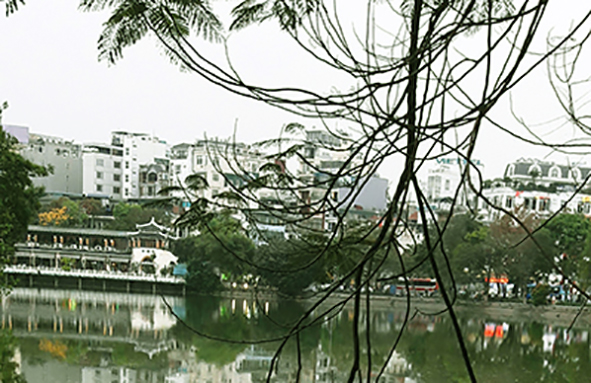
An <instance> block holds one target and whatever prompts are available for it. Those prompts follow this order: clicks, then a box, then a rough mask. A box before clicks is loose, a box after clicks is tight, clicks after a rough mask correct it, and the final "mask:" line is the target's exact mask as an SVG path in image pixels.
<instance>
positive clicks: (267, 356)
mask: <svg viewBox="0 0 591 383" xmlns="http://www.w3.org/2000/svg"><path fill="white" fill-rule="evenodd" d="M27 294H28V295H27ZM27 294H25V295H22V294H21V295H20V296H19V295H18V293H17V294H15V295H13V296H11V298H9V299H8V300H7V304H5V305H3V308H2V309H3V311H2V318H3V322H2V323H4V324H5V327H8V326H10V327H11V328H12V330H13V334H14V336H15V337H16V338H17V339H16V340H14V338H10V337H9V336H8V333H7V332H4V333H2V338H1V347H2V354H1V356H2V358H5V359H6V358H7V356H8V358H9V359H7V360H11V361H13V360H15V358H13V357H12V355H14V354H16V355H20V361H21V362H22V363H21V367H22V372H23V375H24V376H25V378H28V377H32V379H38V378H35V377H38V376H42V377H43V382H44V383H52V382H61V381H68V379H70V381H82V382H91V381H97V379H98V381H101V382H102V381H109V382H112V381H129V380H130V379H134V380H135V381H137V382H148V381H154V380H155V381H165V382H171V383H172V382H190V381H208V380H210V381H212V382H214V381H219V382H223V381H230V380H231V381H232V382H243V381H245V382H246V381H248V382H259V381H265V380H266V377H267V374H268V371H269V367H270V366H271V360H272V358H273V356H274V353H275V351H276V350H277V346H278V342H277V341H271V342H263V341H264V340H271V339H278V338H281V337H282V336H284V335H285V334H286V332H287V331H289V328H290V325H292V324H293V322H294V320H296V319H297V318H298V317H299V316H300V315H301V314H302V312H304V304H302V303H299V302H295V301H287V300H285V301H270V302H264V301H263V302H258V303H257V302H256V301H254V300H252V299H242V298H240V299H238V298H237V299H230V298H227V299H226V298H208V297H196V298H195V297H194V298H188V299H186V300H183V299H178V298H171V299H172V300H171V307H173V310H174V312H175V313H176V314H177V315H178V318H177V317H175V316H174V315H172V314H171V313H170V312H168V311H167V310H166V306H165V305H163V303H162V301H161V300H160V298H158V297H153V296H139V297H135V296H127V295H117V294H111V295H109V294H94V293H84V294H81V295H78V296H75V297H70V298H65V297H66V296H69V295H68V294H71V293H70V292H63V296H56V295H55V294H54V295H46V296H36V295H35V294H37V293H35V294H33V293H31V292H29V293H27ZM56 294H57V293H56ZM74 299H75V300H76V303H75V304H73V302H72V301H73V300H74ZM362 319H363V321H366V320H368V319H369V320H370V321H371V327H372V329H374V330H375V331H374V332H373V334H372V338H371V357H372V360H373V361H374V364H373V365H374V366H378V365H380V364H382V363H386V362H387V363H386V366H387V367H386V371H385V374H384V375H383V379H382V380H380V382H382V381H383V382H392V381H396V382H405V383H411V382H425V383H430V382H434V383H435V382H443V381H444V382H464V381H466V377H467V376H466V371H465V368H464V365H463V363H464V361H463V359H462V358H461V355H460V352H459V349H458V345H457V342H455V337H454V334H453V331H452V326H451V324H450V323H449V322H448V321H447V320H445V319H444V318H441V317H432V316H420V315H417V316H415V318H414V319H413V321H412V322H411V323H410V325H409V326H408V329H407V330H408V331H406V332H405V333H404V335H403V337H402V339H401V342H400V344H399V346H398V347H397V349H396V352H395V353H394V354H393V355H392V357H391V358H390V359H389V360H387V359H388V355H389V351H390V347H391V344H392V339H394V337H396V336H397V334H398V331H399V330H400V327H401V321H402V310H400V309H397V310H394V308H388V309H384V310H375V311H372V313H371V315H370V317H369V318H368V317H363V318H362ZM460 320H461V322H462V328H463V329H464V336H465V339H466V341H467V346H468V349H469V352H470V354H471V357H472V362H473V366H474V368H475V371H476V373H477V377H478V380H479V382H510V381H511V382H512V381H520V382H532V383H533V382H539V381H543V380H545V381H551V382H582V381H586V380H587V377H588V376H589V374H590V373H591V366H590V363H591V361H590V355H589V347H590V344H589V337H588V332H587V331H586V330H584V329H574V330H572V331H571V332H570V333H567V332H566V331H565V329H563V328H559V327H555V326H550V325H547V324H540V323H523V322H522V323H519V322H516V323H504V322H501V321H495V320H494V319H492V318H491V319H475V318H469V317H465V318H460ZM351 323H352V311H351V309H348V308H345V309H344V310H343V311H341V312H340V313H338V314H336V315H335V316H334V318H333V319H332V320H330V321H318V323H315V324H313V325H312V326H310V327H309V328H307V329H305V330H304V331H302V333H301V334H300V336H299V338H300V344H299V347H300V350H301V355H302V356H303V357H302V359H301V360H298V358H297V355H298V353H297V347H298V345H297V343H296V342H295V341H293V340H290V341H289V342H288V343H287V344H286V346H285V347H284V348H283V350H282V352H281V354H280V358H279V363H278V365H277V367H276V368H275V369H274V371H273V377H272V381H273V382H291V381H295V376H296V372H297V369H298V368H301V370H302V374H301V379H300V381H301V382H341V381H344V380H346V378H347V376H348V375H347V374H348V372H349V370H350V366H351V363H352V361H353V357H354V356H353V354H352V351H351V350H352V347H351V344H352V339H351ZM185 324H186V325H185ZM194 330H196V331H197V332H199V333H202V334H207V335H210V336H211V337H210V338H208V337H203V336H201V335H198V334H197V333H196V332H195V331H194ZM212 338H223V339H229V340H233V341H235V342H220V341H217V340H215V339H212ZM361 338H362V339H365V334H363V336H362V337H361ZM11 339H12V340H11ZM249 340H252V341H256V343H255V344H249V343H248V341H249ZM367 352H368V349H367V347H364V349H363V353H364V355H365V356H367ZM11 353H12V354H11ZM16 359H19V358H18V357H17V358H16ZM361 360H362V361H363V362H365V361H366V360H367V358H362V359H361ZM2 362H3V365H4V366H9V365H8V364H6V362H5V361H4V359H3V360H2ZM298 366H301V367H298ZM362 367H365V366H362ZM48 369H49V370H51V373H48V372H46V371H49V370H48ZM66 371H69V372H68V374H70V375H69V376H70V377H72V376H73V378H68V379H66V378H65V375H64V374H66ZM60 374H62V375H60ZM377 374H378V371H372V376H374V377H376V376H377ZM72 379H73V380H72ZM105 379H106V380H105ZM3 381H4V380H3ZM6 381H10V380H6ZM14 381H15V382H19V380H14ZM33 381H36V380H30V382H33Z"/></svg>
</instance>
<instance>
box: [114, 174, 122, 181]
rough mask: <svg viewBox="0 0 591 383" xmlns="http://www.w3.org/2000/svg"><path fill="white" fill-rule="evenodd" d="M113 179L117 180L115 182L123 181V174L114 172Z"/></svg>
mask: <svg viewBox="0 0 591 383" xmlns="http://www.w3.org/2000/svg"><path fill="white" fill-rule="evenodd" d="M113 181H115V182H119V181H121V174H113Z"/></svg>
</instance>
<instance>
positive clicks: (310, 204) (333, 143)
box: [297, 130, 388, 231]
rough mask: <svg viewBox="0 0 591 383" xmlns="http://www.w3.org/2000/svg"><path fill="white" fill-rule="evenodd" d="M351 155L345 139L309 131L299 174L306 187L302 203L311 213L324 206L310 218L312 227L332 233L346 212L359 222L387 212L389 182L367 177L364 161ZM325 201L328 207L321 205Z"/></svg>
mask: <svg viewBox="0 0 591 383" xmlns="http://www.w3.org/2000/svg"><path fill="white" fill-rule="evenodd" d="M351 155H352V154H351V152H350V151H348V150H346V148H345V147H344V145H343V143H342V142H341V140H340V139H339V138H338V137H335V136H334V135H332V134H330V133H329V132H326V131H322V130H310V131H306V141H305V145H304V147H303V148H302V156H301V158H300V159H299V169H298V171H297V174H298V178H299V180H300V181H301V183H302V185H303V186H302V187H301V191H300V193H299V194H300V204H303V205H304V207H303V209H302V210H303V211H304V212H308V213H313V212H314V209H316V207H320V206H324V207H323V208H322V209H320V210H318V214H314V215H313V216H310V219H309V220H307V222H306V224H307V225H308V227H311V228H314V229H317V230H329V231H332V230H334V229H335V228H336V224H337V222H338V221H339V220H340V219H342V218H343V217H341V216H342V214H343V211H344V210H348V214H347V217H345V218H346V219H359V218H367V217H373V216H375V215H376V214H377V213H378V212H381V211H383V210H384V209H386V203H387V202H386V201H387V189H388V181H387V180H386V179H384V178H381V177H379V176H378V175H376V174H373V175H370V174H365V173H364V171H365V170H363V166H362V163H363V161H362V159H360V158H357V157H353V158H351ZM321 200H325V201H326V202H327V204H325V205H322V204H320V205H318V204H317V202H318V201H321ZM306 205H307V206H306Z"/></svg>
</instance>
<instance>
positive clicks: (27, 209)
mask: <svg viewBox="0 0 591 383" xmlns="http://www.w3.org/2000/svg"><path fill="white" fill-rule="evenodd" d="M0 122H1V120H0ZM46 175H47V169H45V168H43V167H42V166H38V165H35V164H34V163H32V162H30V161H28V160H26V159H24V158H23V157H22V156H21V155H20V154H18V151H17V140H16V139H15V138H14V137H12V136H10V135H9V134H8V133H6V132H5V131H4V130H0V259H1V262H6V260H7V259H8V257H10V256H11V255H12V253H13V251H14V248H13V246H14V244H15V243H16V242H18V241H22V240H23V239H24V238H25V236H26V233H27V226H28V224H29V223H30V221H31V219H32V218H33V217H35V215H36V212H37V210H38V209H39V207H40V204H39V197H40V196H41V195H42V193H43V190H42V189H41V188H37V187H35V186H34V185H33V182H32V181H31V177H36V176H46Z"/></svg>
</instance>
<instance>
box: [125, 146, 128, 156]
mask: <svg viewBox="0 0 591 383" xmlns="http://www.w3.org/2000/svg"><path fill="white" fill-rule="evenodd" d="M125 155H126V156H129V148H125Z"/></svg>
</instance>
